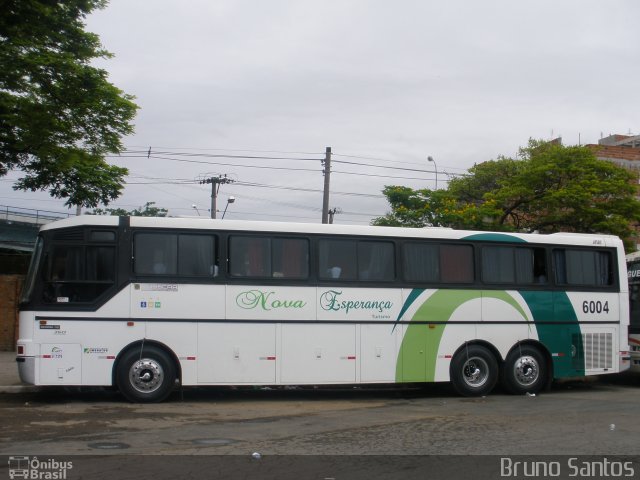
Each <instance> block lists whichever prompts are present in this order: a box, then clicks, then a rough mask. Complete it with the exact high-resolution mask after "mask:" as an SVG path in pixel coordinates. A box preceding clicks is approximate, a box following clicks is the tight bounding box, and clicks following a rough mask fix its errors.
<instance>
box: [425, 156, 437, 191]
mask: <svg viewBox="0 0 640 480" xmlns="http://www.w3.org/2000/svg"><path fill="white" fill-rule="evenodd" d="M427 160H428V161H429V162H433V166H434V168H435V169H436V190H437V189H438V164H437V163H436V161H435V160H434V159H433V157H432V156H428V157H427Z"/></svg>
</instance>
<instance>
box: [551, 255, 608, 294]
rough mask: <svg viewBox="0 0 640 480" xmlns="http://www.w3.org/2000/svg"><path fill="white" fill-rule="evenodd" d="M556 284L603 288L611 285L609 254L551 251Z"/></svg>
mask: <svg viewBox="0 0 640 480" xmlns="http://www.w3.org/2000/svg"><path fill="white" fill-rule="evenodd" d="M553 261H554V264H555V272H556V282H557V283H559V284H561V285H581V286H586V287H604V286H608V285H613V273H614V271H613V261H612V258H611V253H610V252H605V251H599V250H571V249H556V250H554V251H553Z"/></svg>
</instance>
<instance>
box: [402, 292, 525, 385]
mask: <svg viewBox="0 0 640 480" xmlns="http://www.w3.org/2000/svg"><path fill="white" fill-rule="evenodd" d="M481 298H495V299H497V300H501V301H503V302H505V303H507V304H509V305H510V306H512V307H513V308H514V309H515V310H516V311H517V312H518V313H519V314H520V315H521V316H522V319H523V320H524V321H525V322H529V321H530V320H531V319H529V318H528V316H527V313H526V312H525V311H524V310H523V309H522V307H521V306H520V304H519V303H518V302H517V301H516V300H515V299H514V298H513V297H512V296H511V295H509V294H508V293H507V292H505V291H500V290H437V291H436V292H434V293H433V295H431V296H430V297H429V298H428V299H427V300H425V301H424V303H423V304H422V305H420V307H419V308H418V310H417V311H416V312H415V314H414V315H413V317H412V318H411V322H414V321H420V322H449V320H450V319H451V317H452V315H453V313H454V312H455V311H456V310H457V309H458V308H459V307H461V306H462V305H464V304H465V303H467V302H469V301H472V300H476V299H481ZM446 326H447V325H446V324H445V323H438V324H431V325H429V324H424V323H422V324H415V323H409V325H408V327H407V330H406V332H405V334H404V337H403V339H402V344H401V346H400V351H399V354H398V360H397V362H396V381H397V382H424V381H426V382H432V381H434V380H435V372H436V362H437V360H438V350H439V348H440V342H441V340H442V335H443V333H444V329H445V328H446Z"/></svg>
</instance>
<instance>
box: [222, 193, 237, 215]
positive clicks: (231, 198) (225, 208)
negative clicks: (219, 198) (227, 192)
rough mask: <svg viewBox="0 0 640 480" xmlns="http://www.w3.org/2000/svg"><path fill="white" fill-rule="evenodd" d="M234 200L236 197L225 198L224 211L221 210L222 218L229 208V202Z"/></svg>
mask: <svg viewBox="0 0 640 480" xmlns="http://www.w3.org/2000/svg"><path fill="white" fill-rule="evenodd" d="M235 201H236V197H229V198H227V204H226V205H225V206H224V212H222V218H223V219H224V215H225V213H227V208H229V204H230V203H233V202H235Z"/></svg>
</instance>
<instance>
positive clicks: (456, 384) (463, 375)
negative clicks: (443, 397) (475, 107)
mask: <svg viewBox="0 0 640 480" xmlns="http://www.w3.org/2000/svg"><path fill="white" fill-rule="evenodd" d="M449 375H450V378H451V383H452V384H453V388H455V390H456V391H457V392H458V393H459V394H460V395H464V396H465V397H478V396H483V395H487V394H488V393H489V392H490V391H491V390H493V387H494V386H495V385H496V382H497V381H498V362H497V361H496V358H495V357H494V356H493V354H492V353H491V352H490V351H489V350H488V349H486V348H485V347H483V346H481V345H467V346H465V347H463V348H462V349H461V350H460V351H459V352H458V353H457V354H456V355H455V356H454V357H453V359H452V360H451V366H450V368H449Z"/></svg>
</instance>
